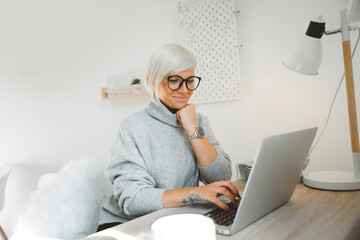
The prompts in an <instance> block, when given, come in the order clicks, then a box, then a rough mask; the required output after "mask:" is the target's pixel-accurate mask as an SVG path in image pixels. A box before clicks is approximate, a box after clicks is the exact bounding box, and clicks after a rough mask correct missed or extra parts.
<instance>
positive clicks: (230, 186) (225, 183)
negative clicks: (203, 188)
mask: <svg viewBox="0 0 360 240" xmlns="http://www.w3.org/2000/svg"><path fill="white" fill-rule="evenodd" d="M217 183H218V184H220V186H223V187H225V188H226V189H228V190H229V191H231V193H232V195H234V196H235V197H238V198H239V197H240V194H239V190H238V189H237V187H236V186H235V185H234V184H233V183H232V182H231V181H220V182H217Z"/></svg>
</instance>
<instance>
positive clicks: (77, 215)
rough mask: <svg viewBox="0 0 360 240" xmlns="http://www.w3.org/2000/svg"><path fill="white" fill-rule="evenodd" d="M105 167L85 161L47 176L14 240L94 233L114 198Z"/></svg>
mask: <svg viewBox="0 0 360 240" xmlns="http://www.w3.org/2000/svg"><path fill="white" fill-rule="evenodd" d="M104 167H105V164H104V163H102V162H100V161H99V160H97V159H95V158H92V157H83V158H80V159H77V160H74V161H71V162H69V163H67V164H66V165H65V166H64V167H63V168H62V169H61V170H60V171H59V172H58V173H55V174H45V175H43V176H42V177H41V178H40V180H39V183H38V187H37V190H36V191H35V192H33V193H32V195H31V197H30V199H29V201H28V203H27V206H26V209H25V212H24V214H23V215H22V216H21V217H19V219H18V222H17V225H16V228H15V233H14V235H13V237H12V238H11V240H18V239H30V238H33V239H35V238H34V237H35V236H39V237H49V238H55V239H67V240H68V239H69V240H70V239H80V238H82V237H85V236H87V235H89V234H91V233H94V232H95V231H96V229H97V226H98V220H99V211H100V207H101V205H102V204H103V203H104V201H105V200H106V198H107V197H108V196H109V195H110V194H111V185H110V183H109V182H108V181H107V179H106V177H105V175H104ZM24 236H26V238H24Z"/></svg>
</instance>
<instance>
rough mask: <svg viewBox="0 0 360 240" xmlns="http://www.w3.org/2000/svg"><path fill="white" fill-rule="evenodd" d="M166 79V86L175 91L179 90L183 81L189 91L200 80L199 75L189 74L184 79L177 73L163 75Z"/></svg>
mask: <svg viewBox="0 0 360 240" xmlns="http://www.w3.org/2000/svg"><path fill="white" fill-rule="evenodd" d="M164 79H167V83H168V87H169V88H170V90H173V91H177V90H179V89H180V88H181V87H182V85H183V84H184V82H185V85H186V88H187V89H188V90H190V91H194V90H195V89H196V88H197V87H198V86H199V85H200V81H201V77H197V76H191V77H188V78H186V79H183V78H182V77H181V76H178V75H171V76H167V77H164Z"/></svg>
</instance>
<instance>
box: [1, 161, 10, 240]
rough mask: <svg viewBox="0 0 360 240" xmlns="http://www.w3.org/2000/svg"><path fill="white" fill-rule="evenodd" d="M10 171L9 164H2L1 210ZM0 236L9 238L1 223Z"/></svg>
mask: <svg viewBox="0 0 360 240" xmlns="http://www.w3.org/2000/svg"><path fill="white" fill-rule="evenodd" d="M10 171H11V168H10V167H9V166H0V212H1V210H2V209H3V207H4V203H5V189H6V182H7V179H8V176H9V174H10ZM0 237H1V238H2V239H3V240H7V239H8V238H7V236H6V234H5V232H4V230H3V229H2V227H1V225H0Z"/></svg>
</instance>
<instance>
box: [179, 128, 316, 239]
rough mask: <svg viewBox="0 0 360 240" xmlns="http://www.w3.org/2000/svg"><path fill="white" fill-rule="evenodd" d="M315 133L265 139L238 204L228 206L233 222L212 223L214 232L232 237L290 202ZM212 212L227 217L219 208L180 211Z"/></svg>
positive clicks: (303, 132) (192, 207)
mask: <svg viewBox="0 0 360 240" xmlns="http://www.w3.org/2000/svg"><path fill="white" fill-rule="evenodd" d="M316 132H317V127H315V128H309V129H304V130H299V131H295V132H289V133H284V134H280V135H276V136H270V137H266V138H265V139H264V140H263V141H262V143H261V145H260V147H259V149H258V152H257V154H256V157H255V160H254V163H253V166H252V170H251V172H250V176H249V178H248V181H247V184H246V187H245V189H244V192H243V194H242V197H241V200H240V202H239V203H238V204H233V203H231V202H230V203H229V205H232V206H231V208H234V209H235V210H234V213H233V221H230V222H226V221H219V220H214V222H215V226H216V232H217V233H220V234H224V235H232V234H234V233H236V232H238V231H240V230H241V229H243V228H245V227H246V226H248V225H250V224H251V223H253V222H255V221H256V220H257V219H259V218H261V217H263V216H265V215H266V214H268V213H269V212H271V211H273V210H274V209H276V208H278V207H280V206H281V205H283V204H285V203H286V202H288V201H289V200H290V198H291V196H292V194H293V192H294V190H295V187H296V184H297V182H298V179H299V177H300V174H301V171H302V170H303V168H304V164H305V160H306V158H307V155H308V153H309V150H310V147H311V145H312V142H313V140H314V137H315V134H316ZM222 197H224V196H222ZM220 199H222V200H224V199H225V198H220ZM227 201H228V202H229V200H227ZM213 211H218V212H220V213H221V214H229V211H225V210H222V209H221V208H217V209H211V210H209V208H205V207H203V206H199V205H195V206H194V205H190V206H187V209H186V210H185V209H183V210H182V212H183V213H184V212H187V213H189V212H192V213H198V214H204V215H206V216H209V217H211V218H213V216H212V215H213V213H212V212H213ZM230 215H231V214H230ZM230 217H231V216H230ZM221 222H225V224H223V223H222V224H220V223H221Z"/></svg>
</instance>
